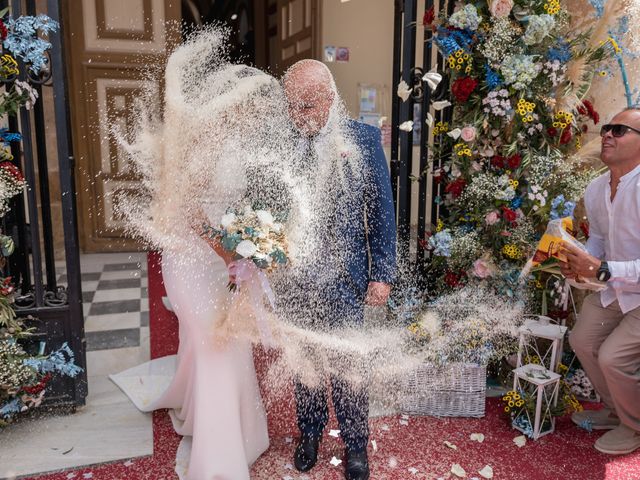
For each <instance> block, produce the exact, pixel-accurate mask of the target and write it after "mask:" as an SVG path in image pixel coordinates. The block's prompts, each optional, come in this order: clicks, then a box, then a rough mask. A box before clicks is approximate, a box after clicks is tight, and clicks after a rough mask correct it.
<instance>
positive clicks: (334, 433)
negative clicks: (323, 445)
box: [329, 430, 340, 438]
mask: <svg viewBox="0 0 640 480" xmlns="http://www.w3.org/2000/svg"><path fill="white" fill-rule="evenodd" d="M329 436H330V437H336V438H338V437H339V436H340V430H329Z"/></svg>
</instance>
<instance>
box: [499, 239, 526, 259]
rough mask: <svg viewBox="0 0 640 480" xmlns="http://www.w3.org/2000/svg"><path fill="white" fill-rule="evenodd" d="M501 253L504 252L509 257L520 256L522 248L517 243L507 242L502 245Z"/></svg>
mask: <svg viewBox="0 0 640 480" xmlns="http://www.w3.org/2000/svg"><path fill="white" fill-rule="evenodd" d="M502 253H504V254H505V255H506V256H507V257H509V258H514V259H515V258H520V257H521V256H522V250H520V249H519V248H518V246H517V245H514V244H513V243H509V244H507V245H505V246H504V247H502Z"/></svg>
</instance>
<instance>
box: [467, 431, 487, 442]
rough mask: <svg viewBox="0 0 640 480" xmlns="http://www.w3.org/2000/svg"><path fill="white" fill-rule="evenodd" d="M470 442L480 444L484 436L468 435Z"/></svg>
mask: <svg viewBox="0 0 640 480" xmlns="http://www.w3.org/2000/svg"><path fill="white" fill-rule="evenodd" d="M470 438H471V440H473V441H475V442H478V443H482V442H484V435H483V434H482V433H472V434H471V435H470Z"/></svg>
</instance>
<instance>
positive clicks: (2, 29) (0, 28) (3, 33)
mask: <svg viewBox="0 0 640 480" xmlns="http://www.w3.org/2000/svg"><path fill="white" fill-rule="evenodd" d="M8 33H9V32H7V27H6V26H5V24H4V22H3V21H2V19H0V40H4V39H5V38H7V34H8Z"/></svg>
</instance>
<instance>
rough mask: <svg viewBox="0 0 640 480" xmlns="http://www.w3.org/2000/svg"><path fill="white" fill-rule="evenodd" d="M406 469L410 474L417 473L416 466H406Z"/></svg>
mask: <svg viewBox="0 0 640 480" xmlns="http://www.w3.org/2000/svg"><path fill="white" fill-rule="evenodd" d="M407 470H408V471H409V473H410V474H411V475H415V474H416V473H418V469H417V468H416V467H409V468H407Z"/></svg>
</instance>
